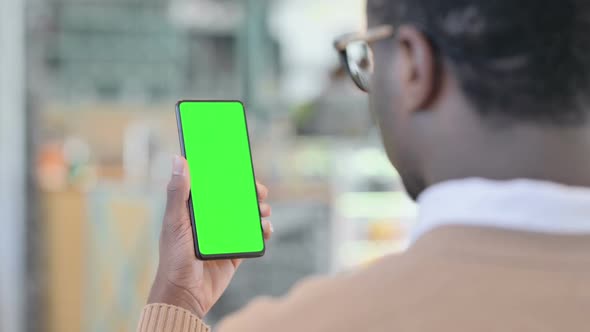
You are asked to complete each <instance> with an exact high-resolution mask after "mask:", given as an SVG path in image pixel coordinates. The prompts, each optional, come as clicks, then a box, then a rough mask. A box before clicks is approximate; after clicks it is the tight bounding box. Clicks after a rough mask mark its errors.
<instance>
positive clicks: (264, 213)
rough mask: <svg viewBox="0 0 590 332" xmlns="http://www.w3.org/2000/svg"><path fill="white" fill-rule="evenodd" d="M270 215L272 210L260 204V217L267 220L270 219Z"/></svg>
mask: <svg viewBox="0 0 590 332" xmlns="http://www.w3.org/2000/svg"><path fill="white" fill-rule="evenodd" d="M271 213H272V208H271V207H270V205H268V204H266V203H260V216H262V217H263V218H268V217H270V214H271Z"/></svg>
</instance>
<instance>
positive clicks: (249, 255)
mask: <svg viewBox="0 0 590 332" xmlns="http://www.w3.org/2000/svg"><path fill="white" fill-rule="evenodd" d="M212 102H213V103H217V102H220V103H228V102H230V103H239V104H240V105H242V113H243V114H244V123H245V124H246V139H247V141H248V153H249V154H250V164H251V167H252V175H253V180H254V195H256V197H258V194H257V188H256V173H255V171H254V161H253V158H252V146H251V144H250V132H249V130H248V119H247V117H246V107H245V105H244V103H242V102H241V101H240V100H188V99H187V100H179V101H178V102H177V103H176V107H175V113H176V125H177V127H178V137H179V141H180V150H181V153H182V156H183V157H184V158H186V149H185V145H184V135H183V130H182V116H181V114H180V105H181V104H182V103H212ZM187 161H188V159H187ZM256 201H257V202H258V199H257V200H256ZM187 205H188V210H189V216H190V220H191V228H192V230H193V242H194V248H195V256H197V258H198V259H200V260H203V261H207V260H221V259H238V258H256V257H262V256H263V255H264V253H265V252H266V242H265V240H264V229H263V227H262V216H261V213H260V204H258V209H257V211H258V220H259V222H260V236H261V237H262V250H261V251H257V252H243V253H227V254H213V255H206V254H203V253H201V251H200V250H199V240H198V235H197V226H196V223H195V213H194V211H193V199H192V190H191V193H190V194H189V198H188V204H187Z"/></svg>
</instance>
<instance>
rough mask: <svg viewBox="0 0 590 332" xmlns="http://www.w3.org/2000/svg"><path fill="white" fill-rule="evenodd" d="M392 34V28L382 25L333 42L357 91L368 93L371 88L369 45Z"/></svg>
mask: <svg viewBox="0 0 590 332" xmlns="http://www.w3.org/2000/svg"><path fill="white" fill-rule="evenodd" d="M393 33H394V29H393V27H392V26H390V25H382V26H378V27H375V28H371V29H368V30H367V31H366V32H364V33H352V34H346V35H344V36H342V37H340V38H337V39H336V41H334V47H335V48H336V50H337V51H338V54H339V56H340V61H342V64H343V66H344V68H346V72H347V73H348V75H350V77H351V78H352V80H353V82H354V83H355V84H356V86H358V88H359V89H361V90H363V91H365V92H369V91H370V87H371V86H370V85H371V76H372V75H373V70H374V60H373V51H372V49H371V46H370V44H371V43H374V42H376V41H379V40H384V39H387V38H391V37H393Z"/></svg>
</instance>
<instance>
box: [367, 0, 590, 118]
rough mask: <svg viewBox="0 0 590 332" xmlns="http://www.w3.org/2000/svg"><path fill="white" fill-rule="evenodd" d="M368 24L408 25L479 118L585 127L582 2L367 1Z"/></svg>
mask: <svg viewBox="0 0 590 332" xmlns="http://www.w3.org/2000/svg"><path fill="white" fill-rule="evenodd" d="M368 12H369V15H371V21H375V22H378V23H379V24H391V25H393V26H394V27H395V26H398V25H400V24H409V25H414V26H416V27H417V28H419V29H421V30H422V32H423V33H424V34H425V35H426V36H427V37H428V38H429V39H430V40H431V42H432V44H433V45H434V47H435V48H436V51H437V52H438V53H440V54H441V55H442V56H443V57H444V58H445V59H448V60H449V61H447V62H448V63H450V64H451V67H452V68H453V70H454V72H455V73H456V76H457V78H458V80H459V81H460V83H461V86H462V89H463V91H464V93H465V95H466V97H467V98H468V99H469V100H470V101H471V103H472V104H474V106H475V107H476V109H477V110H478V111H479V112H480V114H482V115H484V116H490V117H496V116H498V118H504V119H510V120H515V119H517V120H524V121H534V122H542V123H545V124H578V123H584V122H585V121H586V117H587V112H586V109H587V107H588V106H590V104H589V103H588V101H589V100H590V98H589V95H590V1H588V0H369V2H368Z"/></svg>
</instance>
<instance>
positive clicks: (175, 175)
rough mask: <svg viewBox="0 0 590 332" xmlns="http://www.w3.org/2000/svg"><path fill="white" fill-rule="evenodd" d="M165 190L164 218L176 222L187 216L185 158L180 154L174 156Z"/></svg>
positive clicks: (188, 189)
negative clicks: (166, 193)
mask: <svg viewBox="0 0 590 332" xmlns="http://www.w3.org/2000/svg"><path fill="white" fill-rule="evenodd" d="M167 191H168V198H167V202H166V217H165V220H167V222H172V223H176V222H179V221H181V220H183V219H184V218H186V217H187V216H188V211H187V201H188V197H189V192H190V184H189V179H188V172H187V164H186V160H185V159H184V158H182V157H180V156H175V157H174V162H173V164H172V177H171V178H170V182H169V183H168V190H167Z"/></svg>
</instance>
